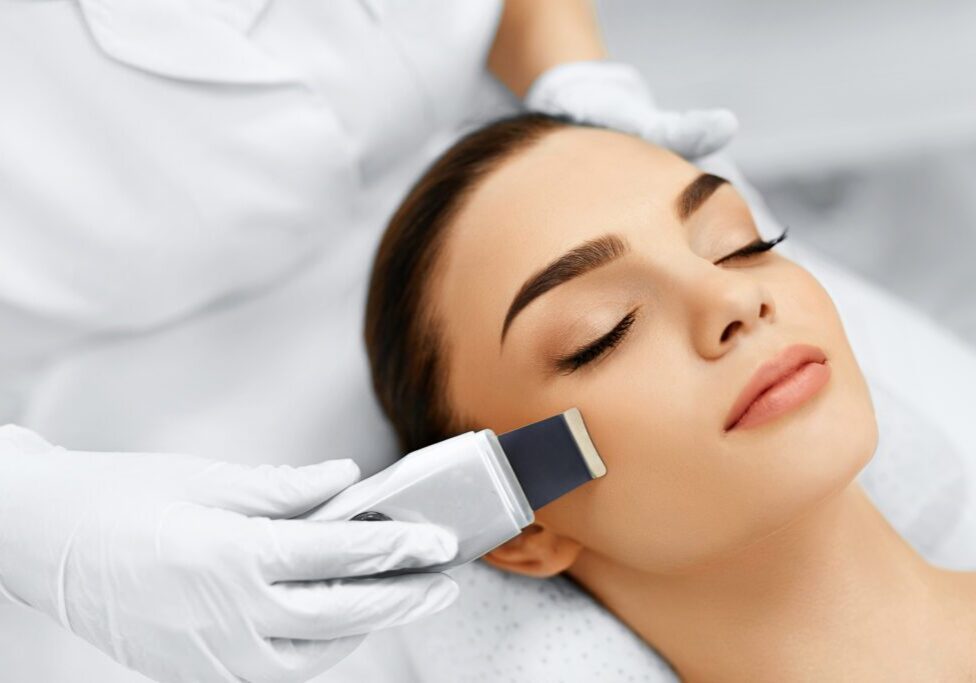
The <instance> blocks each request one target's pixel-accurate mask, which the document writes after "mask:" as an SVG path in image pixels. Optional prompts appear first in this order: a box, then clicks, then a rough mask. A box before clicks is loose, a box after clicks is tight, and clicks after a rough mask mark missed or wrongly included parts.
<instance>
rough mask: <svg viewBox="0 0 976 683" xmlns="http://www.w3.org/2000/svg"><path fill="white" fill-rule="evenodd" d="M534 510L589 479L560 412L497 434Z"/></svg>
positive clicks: (588, 472) (584, 464) (590, 477)
mask: <svg viewBox="0 0 976 683" xmlns="http://www.w3.org/2000/svg"><path fill="white" fill-rule="evenodd" d="M498 442H499V443H500V444H501V447H502V450H503V451H505V455H506V456H507V457H508V461H509V462H510V463H511V465H512V469H513V470H514V471H515V476H516V477H517V478H518V480H519V483H520V484H521V485H522V490H523V491H524V492H525V497H526V498H528V499H529V504H530V505H531V506H532V509H533V510H538V509H539V508H541V507H542V506H543V505H545V504H546V503H549V502H551V501H553V500H555V499H556V498H559V497H560V496H561V495H563V494H565V493H569V492H570V491H572V490H573V489H575V488H576V487H577V486H580V485H581V484H585V483H586V482H588V481H590V480H591V479H592V476H591V475H590V471H589V470H588V469H587V467H586V463H585V462H584V460H583V454H582V452H581V451H580V449H579V446H577V444H576V439H574V438H573V434H572V432H571V431H570V430H569V425H568V424H567V423H566V419H565V418H564V417H563V416H562V415H556V416H555V417H550V418H548V419H546V420H542V421H541V422H534V423H532V424H530V425H527V426H525V427H522V428H520V429H516V430H514V431H511V432H507V433H505V434H502V435H501V436H499V437H498Z"/></svg>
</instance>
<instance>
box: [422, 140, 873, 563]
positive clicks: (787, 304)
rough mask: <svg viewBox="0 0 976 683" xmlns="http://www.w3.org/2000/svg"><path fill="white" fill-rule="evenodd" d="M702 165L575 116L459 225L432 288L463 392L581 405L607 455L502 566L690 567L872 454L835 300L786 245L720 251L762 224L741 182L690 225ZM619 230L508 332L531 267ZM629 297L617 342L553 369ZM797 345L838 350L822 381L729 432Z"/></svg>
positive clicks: (783, 521)
mask: <svg viewBox="0 0 976 683" xmlns="http://www.w3.org/2000/svg"><path fill="white" fill-rule="evenodd" d="M700 174H701V171H700V170H699V169H697V168H696V167H694V166H692V165H691V164H689V163H687V162H686V161H684V160H682V159H681V158H679V157H677V156H675V155H674V154H672V153H670V152H667V151H664V150H662V149H660V148H657V147H655V146H653V145H650V144H647V143H645V142H643V141H641V140H639V139H637V138H634V137H631V136H628V135H623V134H619V133H614V132H610V131H605V130H598V129H585V128H575V127H572V128H566V129H561V130H557V131H556V132H553V133H550V134H548V135H547V136H546V137H544V138H543V139H542V140H541V141H539V142H537V143H535V144H533V145H532V146H531V147H529V148H528V149H526V150H524V151H522V152H519V153H518V154H517V155H515V156H513V157H512V158H510V159H508V160H506V161H505V162H504V163H502V164H501V165H500V166H499V168H498V169H496V170H495V171H494V172H493V173H492V174H490V175H489V176H488V177H487V178H485V179H484V180H482V181H481V182H480V183H479V185H478V186H477V188H476V189H475V190H474V192H473V193H472V194H471V196H470V197H469V199H468V200H467V201H466V203H465V204H464V206H463V208H462V210H461V211H460V212H459V214H458V215H457V217H456V218H455V220H454V221H453V223H452V225H451V226H450V227H449V234H448V237H447V240H446V242H445V244H444V249H443V251H442V254H441V257H440V260H439V263H438V266H437V272H436V277H435V278H433V279H432V281H431V291H430V293H429V295H430V298H429V303H430V305H431V306H432V311H433V313H434V315H435V316H436V317H437V319H438V320H439V321H440V322H441V324H442V325H443V330H444V345H445V351H446V368H445V369H446V379H447V388H446V390H447V395H448V402H449V405H450V406H451V407H452V408H453V411H454V412H455V414H457V415H458V416H459V417H461V418H462V419H463V422H464V424H465V425H467V426H469V427H472V428H484V427H488V428H491V429H493V430H495V431H496V432H497V433H502V432H505V431H508V430H510V429H514V428H516V427H519V426H522V425H524V424H527V423H530V422H533V421H536V420H540V419H543V418H545V417H549V416H551V415H554V414H556V413H559V412H561V411H563V410H566V409H567V408H570V407H573V406H576V407H578V408H579V409H580V410H581V411H582V414H583V418H584V420H585V422H586V424H587V427H588V429H589V431H590V433H591V435H592V437H593V441H594V443H595V444H596V447H597V449H598V451H599V452H600V454H601V456H602V457H603V459H604V461H605V462H606V464H607V468H608V473H607V475H606V476H605V477H604V478H602V479H599V480H596V481H593V482H591V483H589V484H587V485H585V486H583V487H580V488H579V489H577V490H576V491H573V492H571V493H570V494H568V495H566V496H564V497H563V498H561V499H559V500H557V501H554V502H553V503H551V504H549V505H547V506H546V507H544V508H543V509H542V510H540V511H538V512H537V523H538V524H537V525H535V526H534V527H531V528H530V529H528V530H526V531H525V532H524V533H523V534H522V536H520V537H519V538H517V539H514V540H513V541H511V542H509V543H508V544H506V545H505V546H503V547H502V548H499V549H498V550H496V551H494V552H493V553H492V554H491V555H490V556H489V561H493V562H494V563H495V564H496V565H498V566H502V567H504V568H507V569H510V570H513V571H518V572H522V573H527V574H533V575H539V576H545V575H551V574H555V573H558V572H560V571H563V570H566V569H571V566H572V564H573V562H574V561H575V560H576V559H577V558H578V557H579V553H599V554H600V555H602V556H603V557H605V558H608V559H610V560H611V561H613V562H617V563H620V564H623V565H626V566H628V567H631V568H634V569H638V570H641V571H647V572H660V573H669V572H670V573H677V572H689V571H694V569H695V567H700V566H703V565H704V564H705V563H709V562H712V561H714V560H716V559H719V558H721V557H723V556H727V555H728V554H730V553H734V552H736V551H738V550H741V549H743V548H745V547H746V546H748V545H749V544H751V543H753V542H755V541H757V540H759V539H760V538H762V537H764V536H767V535H769V534H770V533H773V532H775V531H777V530H778V529H781V528H782V527H784V526H785V525H788V524H790V523H791V522H792V521H794V520H796V519H798V518H799V517H800V516H801V515H803V514H804V512H806V511H808V510H810V509H812V508H813V507H814V506H815V505H816V504H817V503H818V502H819V501H821V500H823V499H825V498H826V497H828V496H830V495H832V494H834V493H836V492H837V491H839V490H841V489H842V488H844V487H846V486H847V485H848V484H849V483H850V482H851V481H852V479H853V478H854V477H855V475H856V474H857V472H858V471H860V470H861V468H862V467H863V466H864V465H865V464H866V463H867V461H868V460H869V459H870V457H871V455H872V453H873V451H874V448H875V445H876V441H877V427H876V423H875V418H874V412H873V408H872V405H871V401H870V396H869V394H868V390H867V387H866V384H865V382H864V379H863V376H862V375H861V372H860V370H859V368H858V366H857V363H856V361H855V359H854V357H853V354H852V352H851V349H850V347H849V344H848V342H847V339H846V336H845V334H844V330H843V327H842V325H841V322H840V320H839V318H838V315H837V311H836V309H835V308H834V306H833V303H832V301H831V299H830V297H829V296H828V294H827V293H826V292H825V291H824V289H823V288H822V287H821V286H820V284H819V283H818V282H817V281H816V280H815V279H814V278H813V277H812V276H811V275H810V274H809V273H808V272H806V271H805V270H804V269H803V268H801V267H799V266H798V265H796V264H795V263H793V262H791V261H789V260H788V259H786V258H784V257H782V256H779V255H778V254H776V253H775V251H769V252H765V253H762V254H758V255H753V256H749V257H746V258H743V259H739V260H732V261H727V262H725V263H722V264H721V265H715V261H718V260H719V259H721V258H722V257H724V256H727V255H728V254H730V253H732V252H734V251H735V250H737V249H739V248H741V247H743V246H745V245H746V244H748V243H750V242H753V241H754V240H755V239H757V238H758V237H759V235H758V232H757V230H756V227H755V224H754V222H753V219H752V217H751V214H750V211H749V209H748V208H747V206H746V204H745V202H744V201H743V200H742V199H741V197H740V196H739V195H738V193H737V192H736V191H735V189H734V188H733V187H732V186H731V185H724V186H721V187H720V188H719V189H718V190H716V191H715V192H714V194H712V195H711V197H710V198H709V199H707V200H706V201H705V202H704V204H702V205H701V207H700V208H699V209H698V210H697V211H695V212H694V213H693V214H692V215H691V216H689V217H688V218H687V219H686V220H685V221H681V220H679V218H678V215H677V212H676V209H675V205H674V203H675V199H676V198H677V197H678V196H679V195H680V194H681V192H682V190H683V189H684V188H685V187H686V186H687V185H688V184H689V183H690V182H692V181H693V180H694V179H695V178H696V177H698V176H699V175H700ZM610 233H612V234H616V235H619V236H620V237H621V238H622V239H623V240H624V241H625V242H626V244H627V245H629V252H628V253H627V254H625V255H624V256H622V257H620V258H619V259H616V260H614V261H613V262H611V263H609V264H607V265H604V266H601V267H599V268H597V269H595V270H592V271H590V272H587V273H585V274H583V275H582V276H579V277H577V278H575V279H573V280H572V281H570V282H567V283H565V284H562V285H560V286H557V287H555V288H553V289H551V290H549V291H547V292H546V293H544V294H543V295H541V296H540V297H538V298H536V299H535V300H533V301H532V302H531V303H529V304H528V305H527V306H526V307H525V308H524V309H523V310H522V311H521V312H520V313H519V314H518V315H517V316H516V317H515V318H514V319H513V320H512V322H511V325H510V327H509V329H508V330H507V334H506V337H505V339H504V343H502V342H501V341H500V340H501V332H502V326H503V322H504V319H505V315H506V312H507V311H508V308H509V305H510V304H511V302H512V299H513V297H514V296H515V294H516V293H517V292H518V291H519V289H520V288H521V286H522V284H523V282H525V281H526V279H527V278H529V277H530V276H531V275H533V274H535V273H537V272H538V271H539V270H540V269H541V268H543V267H544V266H546V265H547V264H549V263H550V262H552V261H553V260H554V259H556V258H558V257H560V256H561V255H563V254H564V253H565V252H567V251H568V250H570V249H572V248H574V247H577V246H579V245H580V244H582V243H585V242H587V241H589V240H593V239H595V238H599V237H602V236H604V235H607V234H610ZM631 311H633V312H634V314H635V318H634V322H633V324H632V325H631V326H630V328H629V330H628V332H627V334H626V335H625V336H624V337H623V338H622V340H621V341H620V342H619V344H618V345H617V346H616V347H614V348H612V349H610V350H609V351H608V352H606V353H605V354H603V355H602V356H601V357H599V358H597V359H596V360H594V361H592V362H591V363H589V364H587V365H584V366H582V367H580V368H579V369H577V370H575V371H573V372H570V373H567V372H566V370H565V369H563V370H560V369H559V368H558V366H557V359H559V358H561V357H566V356H570V355H572V353H573V352H575V351H576V350H577V349H578V348H580V347H582V346H584V345H586V344H588V343H590V342H592V341H594V340H596V339H598V338H599V337H601V336H602V335H604V334H606V333H607V332H609V331H610V330H612V329H613V328H614V327H615V326H616V325H617V323H618V322H619V321H620V320H621V319H622V318H623V317H624V316H625V315H626V314H627V313H629V312H631ZM734 322H738V323H740V324H739V325H734V326H733V328H734V329H732V331H731V333H728V332H727V331H728V330H729V329H730V328H729V325H730V324H731V323H734ZM723 333H726V338H725V339H724V340H723V339H722V336H723ZM797 343H804V344H812V345H815V346H819V347H820V348H821V349H823V351H824V352H825V353H826V355H827V358H828V361H827V362H828V364H829V365H830V368H831V373H830V379H829V381H828V383H827V385H826V386H824V387H823V388H822V389H821V390H820V392H819V393H818V394H817V395H815V396H814V397H813V398H812V399H810V400H809V401H807V402H806V403H805V404H803V405H802V406H800V407H799V408H797V409H795V410H793V411H792V412H790V413H788V414H786V415H783V416H780V417H779V418H777V419H775V420H773V421H771V422H767V423H766V424H763V425H760V426H756V427H754V428H751V429H744V430H733V431H731V432H726V431H725V429H724V427H725V421H726V416H727V414H728V412H729V410H730V407H731V406H732V404H733V402H734V401H735V400H736V398H737V397H738V395H739V393H740V392H741V391H742V389H743V387H744V385H745V384H746V383H747V382H748V381H749V379H750V378H751V377H752V375H753V373H754V372H755V371H756V369H757V368H758V367H759V366H760V365H762V364H763V363H765V362H766V361H768V360H769V359H771V358H772V357H774V356H775V355H777V354H778V353H779V352H780V351H782V350H783V349H784V348H786V347H788V346H791V345H793V344H797Z"/></svg>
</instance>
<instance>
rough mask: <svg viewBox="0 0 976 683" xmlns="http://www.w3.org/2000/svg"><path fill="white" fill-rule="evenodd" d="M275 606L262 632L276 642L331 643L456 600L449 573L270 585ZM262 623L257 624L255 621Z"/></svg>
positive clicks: (261, 626)
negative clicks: (328, 641)
mask: <svg viewBox="0 0 976 683" xmlns="http://www.w3.org/2000/svg"><path fill="white" fill-rule="evenodd" d="M270 591H271V598H272V601H273V603H274V607H273V608H272V609H269V610H267V614H266V615H264V617H263V620H262V621H263V623H260V624H259V625H258V629H259V630H260V631H262V633H264V634H265V635H266V636H268V637H273V638H299V639H303V640H330V639H332V638H340V637H343V636H350V635H358V634H363V633H369V632H371V631H375V630H377V629H382V628H390V627H393V626H399V625H401V624H406V623H409V622H411V621H414V620H416V619H420V618H422V617H425V616H429V615H431V614H434V613H435V612H439V611H440V610H442V609H444V608H445V607H447V606H448V605H450V604H451V603H452V602H454V600H455V599H456V598H457V595H458V587H457V584H456V583H455V582H454V581H453V579H451V578H450V577H449V576H447V575H446V574H439V573H431V574H404V575H401V576H393V577H387V578H382V579H338V580H335V581H316V582H288V583H279V584H275V585H273V586H271V587H270ZM256 623H258V620H256Z"/></svg>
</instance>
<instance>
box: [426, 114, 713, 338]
mask: <svg viewBox="0 0 976 683" xmlns="http://www.w3.org/2000/svg"><path fill="white" fill-rule="evenodd" d="M698 174H699V171H698V169H696V168H695V167H694V166H692V165H691V164H689V163H687V162H685V161H684V160H682V159H680V158H679V157H677V156H675V155H674V154H672V153H670V152H667V151H665V150H663V149H660V148H658V147H656V146H654V145H651V144H648V143H646V142H644V141H642V140H639V139H637V138H635V137H632V136H630V135H624V134H620V133H615V132H611V131H605V130H600V129H588V128H577V127H570V128H566V129H563V130H558V131H556V132H553V133H550V134H549V135H547V136H546V137H545V138H543V139H542V140H540V141H538V142H537V143H535V144H533V145H532V146H530V147H529V148H527V149H526V150H523V151H521V152H519V153H517V154H516V155H515V156H514V157H512V158H511V159H508V160H506V161H505V162H503V163H502V164H501V165H500V167H499V168H497V169H495V171H493V172H492V173H491V174H490V175H489V176H488V177H487V178H485V179H483V180H482V181H481V182H480V183H479V185H478V186H477V188H476V189H475V190H474V191H473V192H472V194H471V196H470V197H469V198H468V200H467V201H466V202H465V204H464V206H463V208H462V209H461V211H460V212H459V213H458V215H457V216H456V217H455V219H454V221H453V223H452V225H451V227H450V229H449V231H448V232H449V234H448V236H447V239H446V241H445V244H444V249H443V252H442V255H441V259H440V263H439V264H438V270H439V271H440V272H439V277H438V278H437V279H438V281H439V286H437V287H436V288H435V290H434V292H432V294H433V301H434V303H435V305H436V307H437V309H438V310H440V311H441V312H442V314H444V317H445V318H446V321H445V322H446V324H447V325H448V326H449V327H453V326H454V323H457V324H460V325H465V326H466V325H468V324H469V322H470V321H478V329H480V330H484V331H486V332H487V331H488V330H489V329H492V330H493V329H494V328H495V327H498V330H499V331H500V326H501V323H502V320H503V319H504V315H505V311H506V310H507V308H508V304H509V303H510V302H511V300H512V297H513V296H514V295H515V293H516V292H517V291H518V289H519V287H520V286H521V285H522V283H523V282H524V281H525V279H526V278H527V277H528V276H529V275H531V274H532V273H534V272H536V271H537V270H538V269H540V268H541V267H543V266H544V265H546V264H547V263H548V262H550V261H552V260H553V259H555V258H558V257H559V256H560V255H562V254H563V253H565V252H566V251H567V250H569V249H571V248H573V247H574V246H577V245H579V244H580V243H581V242H585V241H586V240H589V239H592V238H594V237H598V236H600V235H603V234H606V233H608V232H619V233H621V234H624V235H626V236H627V239H628V241H630V242H631V243H632V244H635V246H637V243H638V242H639V241H640V238H641V237H642V236H645V237H648V238H651V239H653V237H654V235H653V233H654V232H655V231H654V229H653V226H655V225H657V226H661V225H665V224H674V223H675V222H676V218H675V216H674V206H673V203H674V200H675V198H676V197H677V195H678V194H679V193H680V192H681V190H682V189H684V187H685V186H686V185H687V184H688V183H689V182H691V180H693V179H694V178H695V177H696V176H697V175H698ZM638 226H639V227H644V228H646V230H641V231H640V232H639V234H634V228H635V227H638ZM658 232H660V230H658Z"/></svg>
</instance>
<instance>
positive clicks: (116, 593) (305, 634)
mask: <svg viewBox="0 0 976 683" xmlns="http://www.w3.org/2000/svg"><path fill="white" fill-rule="evenodd" d="M358 477H359V471H358V468H357V467H356V465H355V464H354V463H352V462H351V461H349V460H336V461H328V462H323V463H321V464H318V465H311V466H308V467H299V468H292V467H287V466H283V467H272V466H260V467H247V466H243V465H234V464H228V463H221V462H214V461H211V460H205V459H202V458H196V457H187V456H178V455H165V454H127V453H86V452H74V451H66V450H64V449H62V448H55V447H53V446H51V445H50V444H48V443H47V442H45V441H44V440H43V439H41V438H40V437H38V436H37V435H36V434H34V433H33V432H30V431H28V430H25V429H21V428H19V427H15V426H12V425H8V426H6V427H0V549H2V550H0V595H3V594H6V597H8V598H9V599H12V600H15V601H17V602H22V603H26V604H27V605H30V606H33V607H35V608H37V609H40V610H42V611H44V612H46V613H47V614H49V615H50V616H52V617H54V618H55V619H57V620H58V621H59V622H60V623H61V624H63V625H64V626H65V627H66V628H68V629H70V630H71V631H73V632H74V633H76V634H77V635H79V636H81V637H82V638H84V639H85V640H87V641H89V642H90V643H92V644H93V645H95V646H96V647H98V648H99V649H101V650H102V651H104V652H106V653H107V654H109V655H110V656H111V657H113V658H114V659H116V660H118V661H119V662H121V663H122V664H124V665H126V666H128V667H130V668H133V669H136V670H137V671H140V672H142V673H144V674H146V675H148V676H150V677H151V678H154V679H156V680H160V681H194V682H201V681H203V682H206V681H250V682H259V681H305V680H307V679H308V678H310V677H312V676H314V675H316V674H318V673H320V672H322V671H324V670H325V669H327V668H328V667H329V666H331V665H332V664H334V663H335V662H337V661H338V660H339V659H341V658H342V657H344V656H345V655H346V654H348V653H349V652H351V651H352V650H353V649H354V648H355V647H356V646H357V645H358V644H359V642H360V641H361V640H362V636H360V635H358V634H365V633H367V632H368V631H371V630H374V629H378V628H384V627H388V626H393V625H396V624H401V623H404V622H407V621H410V620H413V619H416V618H418V617H421V616H424V615H427V614H431V613H433V612H436V611H437V610H439V609H441V608H443V607H445V606H446V605H448V604H449V603H451V602H452V601H453V600H454V598H455V596H456V594H457V587H456V585H455V584H454V582H453V581H452V580H451V579H450V578H448V577H447V576H446V575H444V574H438V573H427V574H424V573H421V574H407V575H402V576H396V577H392V578H383V579H354V578H345V577H356V576H363V575H368V574H375V573H378V572H383V571H386V570H389V569H394V568H416V567H422V566H430V565H434V564H439V563H441V562H445V561H447V560H449V559H451V558H452V557H453V556H454V555H455V553H456V552H457V542H456V540H455V539H454V537H453V536H452V535H450V534H449V533H448V532H445V531H443V530H441V529H438V528H437V527H433V526H428V525H419V524H408V523H403V522H385V523H383V524H374V523H369V522H313V521H308V520H299V519H288V518H289V517H292V516H295V515H298V514H301V513H302V512H305V511H306V510H308V509H310V508H312V507H314V506H316V505H318V504H320V503H322V502H323V501H325V500H326V499H328V498H330V497H331V496H333V495H335V494H336V493H337V492H339V491H340V490H341V489H343V488H345V487H347V486H349V485H350V484H352V483H353V482H355V481H356V480H357V479H358Z"/></svg>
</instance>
